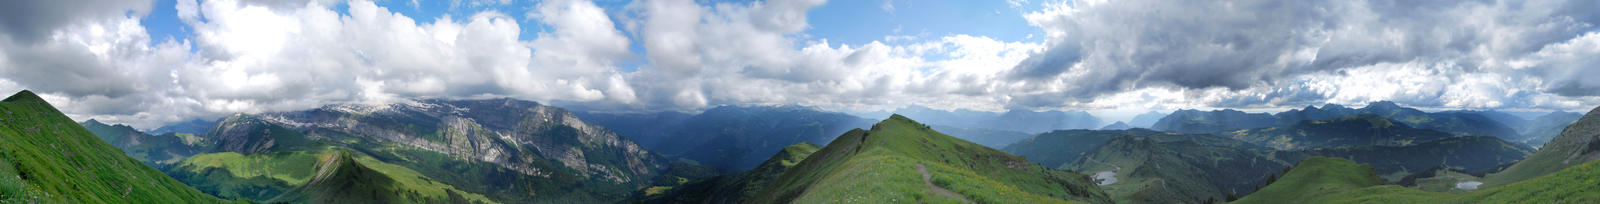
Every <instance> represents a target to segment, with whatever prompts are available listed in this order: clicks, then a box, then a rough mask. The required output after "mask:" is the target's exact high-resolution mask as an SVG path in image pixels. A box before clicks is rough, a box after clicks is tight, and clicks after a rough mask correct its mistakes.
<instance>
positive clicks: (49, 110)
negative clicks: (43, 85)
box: [0, 91, 222, 203]
mask: <svg viewBox="0 0 1600 204" xmlns="http://www.w3.org/2000/svg"><path fill="white" fill-rule="evenodd" d="M34 202H39V203H217V202H222V200H218V199H216V198H215V197H211V196H209V195H206V194H205V193H201V192H200V191H198V190H195V189H194V188H190V187H188V186H185V185H183V183H179V182H178V181H177V180H173V179H172V178H171V177H167V176H166V175H163V174H161V172H160V171H157V170H156V169H155V168H151V167H149V166H145V165H144V164H142V163H140V162H139V161H137V160H134V159H133V158H129V157H128V156H125V155H123V153H122V151H121V150H118V149H117V148H116V147H113V146H111V145H110V144H107V143H106V142H105V141H101V140H100V138H98V137H95V136H94V134H93V133H91V132H89V130H86V129H84V128H83V127H82V126H79V125H78V124H77V123H74V122H73V121H72V119H70V118H67V116H66V115H63V114H61V112H60V111H58V110H56V108H55V107H52V106H50V104H49V103H46V102H45V101H44V100H43V99H40V98H39V96H36V95H34V94H33V93H32V92H29V91H22V92H20V93H17V94H16V95H12V96H11V97H9V98H6V99H5V100H4V101H0V203H34Z"/></svg>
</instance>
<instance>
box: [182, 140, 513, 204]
mask: <svg viewBox="0 0 1600 204" xmlns="http://www.w3.org/2000/svg"><path fill="white" fill-rule="evenodd" d="M168 174H171V175H173V177H176V178H178V179H179V180H183V181H185V182H187V183H190V184H191V185H194V186H195V187H196V188H199V189H200V190H202V191H205V192H208V193H212V194H215V195H218V196H221V197H226V198H242V199H248V200H254V201H259V202H268V201H272V202H294V203H302V202H310V203H351V202H355V203H366V202H361V201H371V202H378V203H407V202H415V203H437V202H452V203H459V202H463V201H464V202H483V203H492V202H493V201H491V200H489V199H488V198H486V197H484V196H482V195H478V194H473V193H469V192H466V191H462V190H458V189H457V188H455V187H453V186H450V185H448V184H444V183H440V182H438V181H435V180H434V179H432V178H429V177H426V176H423V175H422V174H420V173H417V171H415V170H411V169H408V168H405V167H402V166H399V165H394V164H389V163H384V162H382V161H378V160H377V159H374V158H372V157H369V156H366V155H362V154H358V153H348V149H344V148H325V149H321V150H317V151H284V152H273V153H263V154H240V153H234V152H222V153H210V154H201V155H195V156H194V157H191V158H190V159H187V160H184V161H183V162H182V163H179V164H176V165H173V167H172V169H169V170H168Z"/></svg>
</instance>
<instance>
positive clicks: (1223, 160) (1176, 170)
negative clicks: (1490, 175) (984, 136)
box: [1006, 129, 1533, 203]
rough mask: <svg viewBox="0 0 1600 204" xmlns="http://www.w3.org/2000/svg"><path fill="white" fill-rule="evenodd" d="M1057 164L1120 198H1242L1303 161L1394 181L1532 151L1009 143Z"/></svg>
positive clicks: (1491, 144) (1186, 139) (1190, 141)
mask: <svg viewBox="0 0 1600 204" xmlns="http://www.w3.org/2000/svg"><path fill="white" fill-rule="evenodd" d="M1006 151H1008V152H1011V153H1015V154H1017V155H1022V156H1026V157H1028V159H1029V160H1032V161H1035V162H1040V163H1042V164H1045V165H1046V166H1055V167H1057V168H1058V169H1066V170H1073V171H1076V172H1083V173H1088V174H1091V175H1095V177H1096V178H1097V180H1099V181H1100V182H1101V183H1102V184H1106V185H1104V186H1102V187H1104V188H1105V190H1106V191H1107V193H1108V194H1110V195H1111V196H1112V197H1113V198H1115V199H1116V200H1117V201H1119V202H1133V203H1174V202H1204V201H1206V200H1214V201H1220V200H1224V198H1225V197H1226V195H1228V194H1233V195H1245V194H1248V193H1250V192H1251V191H1253V190H1254V189H1256V188H1259V186H1260V185H1263V184H1265V183H1266V181H1267V180H1269V179H1270V177H1272V176H1273V175H1281V173H1282V172H1281V171H1282V170H1283V169H1284V168H1286V167H1288V166H1289V164H1293V163H1295V162H1298V161H1300V160H1302V159H1305V158H1308V157H1313V156H1331V157H1340V158H1350V159H1355V160H1356V161H1357V162H1361V163H1369V164H1373V165H1377V166H1379V168H1378V172H1382V173H1383V175H1384V176H1385V177H1387V178H1389V180H1391V181H1397V180H1399V179H1401V178H1403V177H1405V176H1407V175H1411V174H1416V173H1420V172H1422V171H1423V170H1425V169H1434V168H1450V169H1460V170H1463V171H1469V172H1484V171H1492V170H1495V169H1497V168H1498V167H1500V166H1504V165H1507V164H1510V163H1512V162H1516V161H1517V160H1519V159H1521V158H1524V157H1527V156H1528V155H1530V154H1532V151H1533V150H1532V149H1531V148H1530V147H1527V146H1526V145H1521V144H1516V143H1509V142H1505V141H1503V140H1500V139H1498V138H1493V137H1451V138H1449V139H1443V140H1437V141H1430V142H1424V143H1419V144H1412V145H1408V146H1359V147H1341V148H1321V149H1309V150H1273V149H1270V148H1266V147H1261V146H1256V145H1253V144H1249V143H1245V142H1242V141H1237V140H1232V139H1228V138H1222V137H1216V136H1212V135H1204V134H1175V133H1166V132H1155V131H1149V130H1142V129H1133V130H1128V131H1089V130H1071V131H1056V132H1051V133H1046V134H1040V135H1038V136H1035V137H1033V138H1030V139H1028V140H1024V141H1022V142H1018V143H1016V144H1013V145H1011V146H1008V147H1007V148H1006Z"/></svg>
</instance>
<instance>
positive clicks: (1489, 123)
mask: <svg viewBox="0 0 1600 204" xmlns="http://www.w3.org/2000/svg"><path fill="white" fill-rule="evenodd" d="M1361 114H1373V115H1377V116H1379V117H1383V118H1388V119H1390V120H1394V121H1396V122H1399V123H1403V124H1405V125H1407V126H1410V127H1412V128H1417V129H1429V130H1436V131H1440V132H1445V133H1449V134H1451V135H1472V136H1494V137H1498V138H1501V139H1503V140H1507V141H1522V140H1523V139H1524V137H1523V136H1522V135H1521V134H1520V133H1518V132H1517V130H1516V129H1513V128H1511V126H1509V125H1506V124H1502V123H1500V122H1498V121H1496V120H1495V119H1492V118H1491V117H1489V116H1485V115H1484V114H1483V113H1480V112H1465V111H1453V112H1437V113H1429V112H1423V111H1421V110H1417V109H1414V108H1407V107H1402V106H1400V105H1398V104H1395V103H1393V102H1388V101H1380V102H1373V103H1371V104H1368V105H1367V106H1366V107H1362V108H1360V109H1351V108H1346V107H1344V106H1339V105H1333V104H1329V105H1325V106H1323V107H1322V108H1316V107H1306V108H1304V109H1296V110H1289V111H1284V112H1279V113H1277V114H1274V115H1269V114H1265V113H1244V112H1240V111H1236V110H1216V111H1197V110H1179V111H1177V112H1173V113H1172V114H1171V115H1167V117H1165V118H1162V119H1161V121H1160V122H1157V123H1156V125H1155V126H1153V127H1152V128H1151V129H1156V130H1163V131H1173V132H1180V133H1217V132H1225V131H1234V130H1241V129H1256V128H1268V127H1279V126H1287V125H1294V124H1298V123H1301V122H1302V121H1307V120H1313V121H1314V120H1328V119H1335V118H1342V117H1349V116H1354V115H1361Z"/></svg>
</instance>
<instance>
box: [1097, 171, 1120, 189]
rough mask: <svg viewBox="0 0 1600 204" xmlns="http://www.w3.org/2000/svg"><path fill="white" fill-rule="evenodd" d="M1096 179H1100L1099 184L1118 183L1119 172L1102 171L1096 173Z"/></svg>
mask: <svg viewBox="0 0 1600 204" xmlns="http://www.w3.org/2000/svg"><path fill="white" fill-rule="evenodd" d="M1094 180H1095V181H1099V183H1098V185H1102V186H1104V185H1111V184H1113V183H1117V172H1113V171H1102V172H1100V173H1094Z"/></svg>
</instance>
